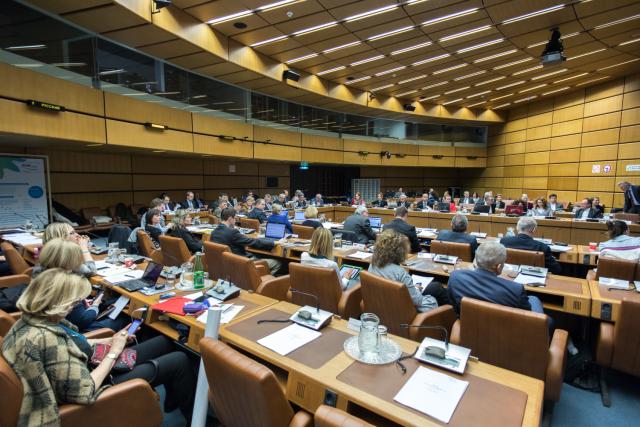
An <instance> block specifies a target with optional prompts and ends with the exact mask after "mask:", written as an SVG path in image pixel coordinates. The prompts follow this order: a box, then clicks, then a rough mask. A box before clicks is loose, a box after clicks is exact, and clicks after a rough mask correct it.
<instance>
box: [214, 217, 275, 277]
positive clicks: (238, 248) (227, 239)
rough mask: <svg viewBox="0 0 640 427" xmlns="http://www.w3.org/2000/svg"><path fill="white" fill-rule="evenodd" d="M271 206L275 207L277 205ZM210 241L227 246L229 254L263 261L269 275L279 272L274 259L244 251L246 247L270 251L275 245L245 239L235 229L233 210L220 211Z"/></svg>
mask: <svg viewBox="0 0 640 427" xmlns="http://www.w3.org/2000/svg"><path fill="white" fill-rule="evenodd" d="M273 206H274V207H275V206H279V205H273ZM272 216H273V215H272ZM269 218H271V217H269ZM210 240H211V241H212V242H214V243H220V244H221V245H227V246H228V247H229V250H231V252H232V253H234V254H236V255H240V256H244V257H247V258H255V259H258V258H259V259H263V260H265V261H266V262H267V264H268V265H269V269H270V270H271V274H274V273H276V272H277V271H278V270H280V267H281V265H282V264H281V263H280V261H278V260H276V259H273V258H268V257H262V256H257V255H254V254H251V253H249V252H247V251H246V248H245V247H246V246H249V247H252V248H255V249H264V250H267V251H270V250H271V249H273V247H274V246H275V244H274V242H272V241H271V240H266V239H252V238H251V237H247V236H245V235H243V234H242V233H240V231H239V230H238V229H237V228H236V211H235V209H233V208H226V209H224V210H223V211H222V214H221V215H220V224H218V227H216V229H215V230H213V232H212V233H211V238H210Z"/></svg>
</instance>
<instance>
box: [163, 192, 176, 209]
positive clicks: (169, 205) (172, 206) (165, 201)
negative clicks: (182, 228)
mask: <svg viewBox="0 0 640 427" xmlns="http://www.w3.org/2000/svg"><path fill="white" fill-rule="evenodd" d="M160 199H161V200H162V202H163V204H164V209H163V210H165V211H172V210H174V209H175V204H174V203H171V197H170V196H169V195H168V194H167V193H162V194H161V195H160Z"/></svg>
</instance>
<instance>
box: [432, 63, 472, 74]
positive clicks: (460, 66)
mask: <svg viewBox="0 0 640 427" xmlns="http://www.w3.org/2000/svg"><path fill="white" fill-rule="evenodd" d="M467 65H469V64H458V65H454V66H453V67H448V68H443V69H441V70H437V71H434V72H433V73H432V74H433V75H437V74H442V73H446V72H447V71H453V70H457V69H458V68H462V67H466V66H467Z"/></svg>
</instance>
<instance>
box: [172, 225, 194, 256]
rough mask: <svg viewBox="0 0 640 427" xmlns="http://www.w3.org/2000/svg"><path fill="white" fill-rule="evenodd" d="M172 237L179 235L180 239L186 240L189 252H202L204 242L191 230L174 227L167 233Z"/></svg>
mask: <svg viewBox="0 0 640 427" xmlns="http://www.w3.org/2000/svg"><path fill="white" fill-rule="evenodd" d="M167 234H168V235H169V236H171V237H177V238H179V239H182V240H184V242H185V243H186V244H187V248H189V252H191V253H195V252H202V242H201V241H200V240H198V239H196V238H195V237H193V236H192V235H191V233H189V230H187V229H186V228H183V227H174V228H172V229H170V230H169V232H168V233H167Z"/></svg>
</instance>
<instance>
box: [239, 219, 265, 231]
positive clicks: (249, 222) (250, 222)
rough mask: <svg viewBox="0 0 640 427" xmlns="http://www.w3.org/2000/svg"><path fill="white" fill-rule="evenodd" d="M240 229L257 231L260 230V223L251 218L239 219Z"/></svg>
mask: <svg viewBox="0 0 640 427" xmlns="http://www.w3.org/2000/svg"><path fill="white" fill-rule="evenodd" d="M240 227H242V228H250V229H252V230H254V231H258V230H260V221H258V220H257V219H252V218H240Z"/></svg>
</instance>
